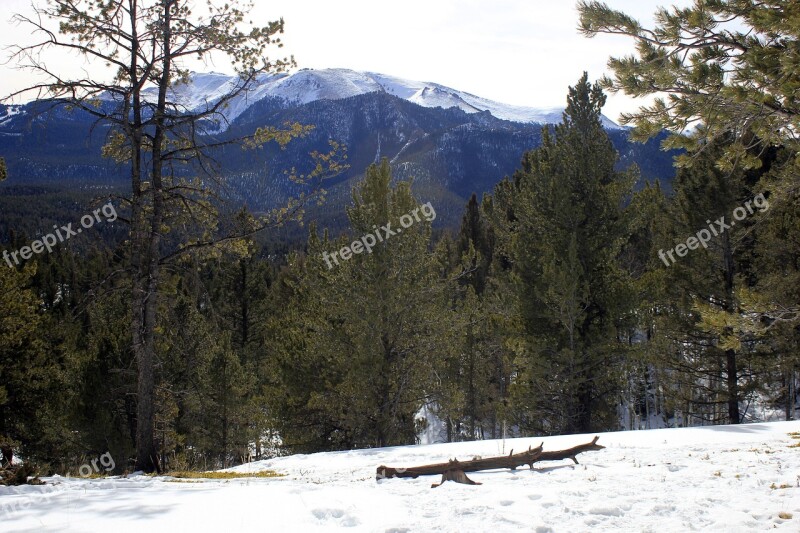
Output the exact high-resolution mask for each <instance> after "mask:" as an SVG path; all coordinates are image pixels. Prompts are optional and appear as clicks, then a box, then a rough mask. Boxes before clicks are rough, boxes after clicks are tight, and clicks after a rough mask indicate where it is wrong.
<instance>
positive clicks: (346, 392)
mask: <svg viewBox="0 0 800 533" xmlns="http://www.w3.org/2000/svg"><path fill="white" fill-rule="evenodd" d="M413 213H417V214H420V213H424V214H425V216H421V217H419V218H418V219H416V218H414V217H413ZM432 215H435V211H433V209H432V206H430V205H427V207H426V206H420V204H419V203H418V202H417V201H416V200H415V199H414V197H413V195H412V193H411V187H410V183H407V182H400V183H397V184H395V185H394V186H392V183H391V171H390V167H389V163H388V161H386V160H384V161H383V162H382V163H381V164H380V165H379V166H378V165H373V166H371V167H369V168H368V169H367V172H366V177H365V179H364V181H363V182H362V183H360V184H359V185H358V186H357V187H356V188H355V189H354V191H353V206H352V207H350V208H349V209H348V218H349V219H350V225H351V231H352V235H353V236H354V237H355V238H356V239H361V237H362V236H367V235H372V236H373V237H375V238H374V239H369V240H368V241H367V240H366V239H363V240H360V241H355V242H353V243H352V244H350V241H349V240H347V239H345V238H342V239H338V240H337V241H331V240H330V239H328V238H327V236H325V237H324V238H323V239H319V238H317V237H316V235H315V234H313V233H312V236H311V238H310V239H309V243H308V248H307V252H308V256H307V257H306V258H304V259H301V258H299V257H295V258H294V259H293V260H292V261H291V262H290V267H292V266H293V265H296V268H299V269H300V271H299V272H298V273H297V274H296V275H297V276H298V278H297V279H296V280H295V279H294V275H292V276H291V277H290V278H284V283H287V284H288V283H291V285H290V286H289V287H287V288H289V290H290V291H291V293H292V297H291V300H290V302H291V304H290V305H289V306H287V316H288V317H291V319H290V320H288V321H287V320H286V319H285V318H284V319H283V320H281V319H278V320H277V321H275V322H274V323H273V325H272V328H271V330H272V331H273V332H274V334H275V335H280V337H283V339H282V340H281V341H280V342H278V343H277V350H276V351H277V352H278V353H277V354H276V361H275V363H276V364H278V368H277V373H278V374H279V375H280V376H281V379H282V386H283V387H286V388H284V389H283V390H284V391H285V392H284V393H282V394H283V395H284V396H285V399H283V400H282V401H281V402H280V403H279V404H278V405H277V406H276V411H278V412H282V415H281V416H283V417H285V418H284V422H283V423H282V431H281V437H282V438H283V439H284V440H286V441H288V443H290V444H292V443H298V442H299V443H302V442H303V440H305V441H306V443H313V446H315V447H317V449H320V448H337V447H352V446H387V445H393V444H410V443H414V442H415V439H416V433H417V427H416V425H415V419H414V417H415V414H416V413H417V411H418V410H419V409H420V407H421V406H422V405H423V404H424V403H425V401H426V398H427V396H428V395H429V393H430V391H431V389H432V377H433V370H434V365H435V364H436V361H437V359H438V354H439V352H440V350H441V349H443V348H444V346H446V343H445V342H443V341H442V338H443V337H445V338H446V335H445V334H443V333H442V330H443V329H444V330H446V329H447V328H443V325H444V324H447V323H448V318H447V315H448V314H449V313H450V311H447V307H446V305H445V304H446V300H445V291H444V290H443V289H444V284H443V283H442V281H441V280H440V278H439V277H438V272H437V261H436V257H435V255H434V253H433V252H432V251H431V250H430V232H431V230H430V220H432ZM409 217H412V218H409ZM409 222H411V223H410V225H409ZM382 227H385V228H386V229H387V230H388V231H386V230H382V229H381V228H382ZM390 232H391V233H390ZM392 233H395V234H392ZM357 242H360V243H362V246H361V248H362V252H361V253H355V254H352V257H349V256H350V254H349V253H347V252H344V253H340V255H339V256H337V258H336V259H333V258H332V253H333V252H335V251H337V250H339V251H341V250H342V249H343V248H344V246H346V245H350V246H351V250H355V249H357V248H358V245H357V244H356V243H357ZM366 242H370V243H371V244H370V250H371V251H366V250H365V249H364V246H365V245H366ZM323 254H325V255H323ZM335 263H338V264H335ZM298 313H299V315H298ZM295 320H297V325H295V326H293V327H288V328H287V327H286V326H288V325H289V324H290V323H293V322H295ZM298 325H299V326H300V328H301V329H299V330H298ZM278 330H283V332H282V333H278ZM299 413H306V416H304V417H303V418H305V420H306V424H307V426H310V427H306V428H303V431H300V432H298V431H296V428H293V427H292V423H293V422H294V423H296V421H297V420H298V419H299V418H300V417H299V416H298V415H299ZM287 415H288V416H287ZM306 445H308V444H306Z"/></svg>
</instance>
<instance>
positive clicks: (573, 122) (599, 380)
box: [495, 75, 636, 433]
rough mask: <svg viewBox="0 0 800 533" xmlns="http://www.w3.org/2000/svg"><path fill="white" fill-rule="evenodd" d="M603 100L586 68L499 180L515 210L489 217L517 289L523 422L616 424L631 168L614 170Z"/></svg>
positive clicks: (626, 305)
mask: <svg viewBox="0 0 800 533" xmlns="http://www.w3.org/2000/svg"><path fill="white" fill-rule="evenodd" d="M604 103H605V96H604V95H603V93H602V91H601V90H600V88H599V87H598V86H597V85H594V86H593V85H591V84H590V83H589V82H588V79H587V76H586V75H584V76H583V78H581V80H580V81H579V82H578V84H577V85H576V86H575V87H572V88H570V92H569V97H568V106H567V109H566V111H565V113H564V121H563V123H562V124H560V125H558V126H556V128H555V132H554V133H553V134H550V133H546V134H545V135H544V138H543V140H542V146H541V147H540V148H538V149H536V150H533V151H531V152H528V153H527V154H526V155H525V157H524V158H523V162H522V168H521V169H520V170H519V171H518V172H517V173H516V174H515V175H514V178H513V182H509V183H508V184H506V185H503V186H502V188H503V189H505V188H513V193H512V194H506V193H504V192H503V189H501V190H500V191H498V194H497V196H498V199H504V200H505V201H506V202H508V203H507V204H506V207H505V209H504V211H505V212H506V213H513V214H512V216H510V217H508V216H506V218H505V220H503V218H498V219H497V220H498V224H501V227H500V228H498V231H503V232H505V233H507V237H505V240H506V243H505V246H506V247H507V248H506V250H505V251H504V252H505V253H507V254H508V260H509V261H510V263H511V264H512V265H513V267H512V269H511V276H510V282H511V284H512V287H513V290H515V291H519V295H518V301H519V302H520V307H519V312H520V320H521V333H522V335H523V337H522V338H521V339H520V340H521V344H520V346H519V348H518V351H517V357H516V362H515V365H516V367H517V368H518V369H519V379H518V380H517V382H516V383H515V385H514V395H515V406H516V409H515V413H514V414H515V417H516V418H517V421H518V423H519V425H520V426H521V427H523V428H525V429H526V430H533V431H537V432H546V433H561V432H588V431H597V430H600V429H610V428H614V427H615V416H616V405H617V402H618V392H619V391H620V389H621V386H620V376H619V373H618V372H614V371H613V369H615V368H617V369H618V368H620V365H621V364H622V363H623V362H624V358H623V357H622V356H623V355H624V351H625V350H624V347H623V346H622V345H620V342H619V339H620V334H619V329H620V328H621V327H622V326H623V325H624V322H625V320H626V316H627V315H628V314H629V313H630V311H631V301H630V295H629V288H628V287H629V278H628V275H627V273H626V272H624V270H623V269H622V268H621V265H620V261H619V255H620V253H621V247H622V244H623V243H624V242H625V240H626V239H627V233H626V232H627V228H626V224H625V220H624V216H623V211H622V206H623V204H624V202H625V200H626V198H627V196H628V195H629V194H630V193H631V190H632V187H633V184H634V182H635V178H636V175H635V171H631V172H630V173H620V172H618V171H616V170H615V164H616V160H617V154H616V152H615V150H614V148H613V146H612V144H611V141H610V140H609V138H608V136H607V135H606V134H605V131H604V130H603V128H602V126H601V123H600V116H601V115H600V111H601V109H602V106H603V104H604ZM500 205H502V204H500ZM495 207H498V205H496V206H495ZM500 215H501V217H502V213H501V214H500Z"/></svg>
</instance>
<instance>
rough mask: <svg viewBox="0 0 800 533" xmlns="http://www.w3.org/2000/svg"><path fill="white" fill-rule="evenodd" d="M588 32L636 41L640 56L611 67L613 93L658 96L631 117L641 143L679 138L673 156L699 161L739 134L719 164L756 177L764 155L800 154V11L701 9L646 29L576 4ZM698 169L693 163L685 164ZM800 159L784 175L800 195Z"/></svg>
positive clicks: (718, 2) (738, 6) (706, 0)
mask: <svg viewBox="0 0 800 533" xmlns="http://www.w3.org/2000/svg"><path fill="white" fill-rule="evenodd" d="M578 10H579V11H580V17H581V19H580V28H581V31H582V32H583V34H584V35H586V36H587V37H594V36H596V35H599V34H611V35H624V36H628V37H631V38H632V39H633V41H634V43H635V46H636V51H635V53H634V54H633V55H630V56H625V57H621V58H611V59H610V60H609V67H610V68H611V70H612V71H613V73H614V75H613V77H611V78H606V79H605V80H604V81H603V84H604V86H605V88H607V89H610V90H612V91H623V92H625V93H626V94H628V95H631V96H635V97H642V96H648V95H654V96H656V98H655V100H654V102H653V103H652V104H651V105H649V106H644V107H642V108H641V109H640V110H639V111H637V112H634V113H629V114H624V115H623V123H632V124H634V125H635V126H636V128H635V130H634V133H635V135H636V136H637V137H638V138H646V137H650V136H653V135H657V134H659V133H660V132H661V131H663V130H664V129H667V130H669V131H672V132H673V133H682V132H684V131H686V130H687V129H688V128H689V127H690V126H693V125H702V126H704V127H703V128H702V129H700V130H697V131H695V134H693V135H691V136H682V135H677V136H674V137H672V138H671V139H670V141H669V144H670V145H671V146H681V147H685V148H688V149H689V150H690V151H691V152H694V151H697V150H698V149H700V148H701V147H702V146H703V145H708V144H712V143H713V142H714V141H715V140H721V139H723V138H725V137H728V136H730V135H731V134H733V136H734V139H735V142H732V143H727V144H726V146H725V149H724V150H723V151H722V152H721V153H720V154H719V161H720V163H721V164H722V165H723V166H727V167H731V166H733V165H738V166H741V167H743V168H751V167H758V166H759V165H760V161H759V158H758V157H757V156H756V153H757V151H754V150H748V148H753V147H755V146H756V145H761V146H770V145H783V146H786V147H788V148H790V149H791V150H792V151H794V152H797V149H798V144H797V139H796V136H795V135H794V133H793V132H794V131H795V130H796V129H797V126H798V121H799V120H800V105H798V100H797V85H798V82H800V78H799V77H798V73H797V72H798V70H797V66H798V64H800V53H798V52H797V50H798V42H799V41H800V25H799V24H798V23H797V20H798V16H800V5H798V4H797V3H796V2H785V1H783V0H767V1H763V2H752V1H750V0H696V1H695V2H694V3H693V5H692V6H690V7H686V8H678V7H672V8H659V9H658V11H657V12H656V15H655V26H654V27H653V28H646V27H644V26H643V25H642V24H640V23H639V22H638V21H636V20H635V19H633V18H632V17H630V16H628V15H626V14H625V13H623V12H621V11H617V10H614V9H611V8H610V7H609V6H608V5H606V4H604V3H602V2H598V1H585V0H582V1H580V2H579V3H578ZM681 162H682V164H691V162H692V158H690V157H683V158H681ZM797 162H798V159H797V158H796V157H792V158H791V159H790V160H789V161H787V165H786V166H785V168H784V169H783V170H782V172H781V174H782V177H783V179H784V181H786V182H787V183H784V184H783V185H782V187H781V188H783V187H789V188H792V187H795V186H796V185H797V177H796V176H797V172H796V168H797Z"/></svg>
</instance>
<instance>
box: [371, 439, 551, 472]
mask: <svg viewBox="0 0 800 533" xmlns="http://www.w3.org/2000/svg"><path fill="white" fill-rule="evenodd" d="M541 453H542V445H541V444H540V445H539V446H537V447H536V448H528V450H527V451H524V452H521V453H518V454H516V455H514V450H511V453H510V454H508V455H503V456H500V457H487V458H486V459H481V458H475V459H472V460H471V461H464V462H461V461H459V460H458V459H451V460H450V461H448V462H446V463H437V464H432V465H424V466H415V467H412V468H391V467H389V466H379V467H378V474H377V478H378V479H383V478H390V477H410V478H417V477H419V476H435V475H437V474H444V473H445V472H448V471H455V470H460V471H462V472H478V471H480V470H495V469H498V468H510V469H511V470H514V469H515V468H517V467H518V466H522V465H531V467H532V465H533V463H534V462H536V458H537V457H539V455H540V454H541Z"/></svg>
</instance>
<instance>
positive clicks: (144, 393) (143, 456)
mask: <svg viewBox="0 0 800 533" xmlns="http://www.w3.org/2000/svg"><path fill="white" fill-rule="evenodd" d="M193 4H194V3H193V2H191V1H190V0H110V1H107V2H96V1H89V0H52V1H51V2H49V3H48V4H46V5H45V6H43V7H36V6H34V8H33V9H34V11H35V16H30V17H28V16H24V15H17V16H16V17H15V19H16V20H17V21H18V22H20V23H21V24H24V25H27V26H28V27H30V28H31V29H32V30H33V31H40V32H42V34H43V35H45V36H46V38H45V39H44V41H43V42H41V43H39V44H37V45H35V46H33V47H17V48H16V53H15V54H14V59H16V60H18V61H19V63H20V66H23V67H26V68H29V69H31V70H32V71H34V72H36V73H37V74H40V75H41V76H43V77H44V79H45V81H44V82H42V83H41V84H39V85H36V86H34V87H30V88H28V89H26V90H27V91H31V90H33V91H44V92H46V93H47V95H48V96H49V97H51V98H52V99H53V100H54V101H56V102H58V103H59V104H61V105H64V106H66V107H68V108H70V109H78V110H80V111H82V112H84V113H88V114H89V115H91V116H93V117H95V118H96V119H97V121H98V123H101V124H102V125H103V126H104V127H108V128H109V130H108V131H109V134H108V138H109V141H108V143H107V145H106V146H104V148H103V155H105V156H107V157H109V158H113V159H114V160H115V161H116V162H118V163H124V164H125V165H127V167H128V168H129V170H130V179H131V184H130V185H131V186H130V191H131V194H130V197H129V198H127V199H126V200H127V202H126V204H127V205H128V206H129V207H130V214H129V216H126V217H125V219H126V220H127V221H129V223H130V235H129V237H130V238H129V239H128V240H127V244H128V247H129V248H128V250H127V254H126V256H127V260H128V264H127V267H128V268H127V271H128V273H129V275H130V286H131V291H130V292H131V298H130V320H131V324H130V327H129V332H130V334H131V339H130V340H131V342H130V346H131V350H132V352H133V353H134V356H135V361H136V367H137V392H136V398H137V404H136V405H137V411H138V412H137V417H136V421H137V468H139V469H142V470H144V471H146V472H152V471H154V470H158V469H159V465H158V463H157V460H156V459H157V455H158V454H157V451H156V447H155V435H154V416H155V412H156V409H157V407H158V406H157V405H156V360H157V353H156V351H157V344H156V343H157V332H158V329H159V327H160V324H159V316H160V315H159V303H160V302H159V300H160V298H159V293H160V289H161V287H162V283H163V279H162V274H163V267H164V266H165V265H167V264H174V263H175V262H177V260H178V259H179V258H181V257H182V256H184V255H187V254H190V253H193V254H203V253H207V254H213V253H214V252H215V250H216V249H218V248H220V247H222V246H225V245H229V246H235V245H236V244H237V242H238V241H239V239H240V238H241V237H244V236H246V235H242V234H236V233H227V234H226V233H223V232H220V231H218V224H217V219H218V217H217V216H216V211H215V209H214V207H213V205H212V202H211V200H210V197H211V191H210V190H209V187H208V186H207V185H208V183H209V182H216V183H218V182H219V181H220V179H221V172H219V169H218V168H216V165H215V164H214V163H213V161H212V160H211V159H210V158H209V154H210V152H211V151H213V150H214V149H218V148H220V147H221V146H224V145H226V144H231V143H238V144H242V145H245V146H249V147H257V146H260V145H262V144H264V143H266V142H269V141H275V142H277V143H279V144H281V145H285V144H286V143H288V142H289V141H290V140H291V139H293V138H296V137H297V136H300V135H304V134H305V133H307V132H308V131H310V128H308V127H303V126H301V125H298V124H294V125H291V126H289V127H287V128H286V129H284V130H279V129H275V128H259V129H258V130H256V131H255V132H252V133H250V134H248V135H245V136H244V137H239V138H232V139H228V140H220V139H219V138H218V137H216V136H215V135H213V134H214V133H216V129H217V126H218V123H219V122H220V121H222V120H225V118H224V115H223V110H224V109H225V107H226V106H227V104H228V103H229V102H230V101H231V100H232V99H234V98H236V97H238V96H239V95H242V94H245V93H246V91H247V89H248V87H250V86H251V85H252V83H253V82H254V81H255V80H256V78H257V77H258V76H259V75H261V74H264V73H268V72H272V71H275V70H278V71H280V70H282V69H284V68H285V67H288V66H290V65H293V64H294V61H293V60H290V59H278V60H272V61H271V60H269V59H267V58H266V57H264V54H265V52H266V51H267V49H268V48H270V47H272V46H274V47H278V48H279V47H280V46H281V43H280V37H279V35H280V34H281V33H282V32H283V28H284V22H283V20H277V21H272V22H269V23H267V24H266V25H265V26H261V27H258V26H255V27H254V26H253V25H252V23H250V24H249V26H250V27H247V26H248V25H247V24H245V22H244V21H245V18H246V16H245V14H246V12H247V10H248V5H247V4H243V3H242V2H239V1H238V0H230V1H228V2H225V3H224V4H223V3H221V2H213V1H212V2H208V4H207V6H205V9H206V10H207V11H206V13H202V14H201V13H198V12H199V11H200V10H197V11H198V12H194V11H193V7H194V5H193ZM50 23H54V24H57V25H58V32H54V31H51V29H50V28H49V27H48V25H49V24H50ZM49 48H55V49H68V50H69V51H70V52H78V53H79V54H81V55H82V56H83V57H85V58H86V59H87V61H90V62H93V61H97V62H99V63H101V64H103V65H104V66H105V67H107V68H108V69H109V72H108V75H107V76H106V77H105V78H106V79H102V77H92V78H90V79H86V78H78V79H75V78H72V77H71V76H69V75H64V74H62V73H60V72H57V71H55V70H53V68H54V67H53V63H50V62H47V61H45V60H44V59H43V57H42V55H41V54H42V53H43V52H45V51H46V50H47V49H49ZM215 54H222V55H224V56H227V57H228V58H229V59H230V61H231V64H232V66H233V68H234V69H235V70H236V72H237V73H238V74H239V78H238V80H237V82H236V83H234V84H232V86H231V87H230V90H229V91H228V92H227V93H226V94H223V95H221V96H220V97H218V98H215V99H214V101H213V102H212V103H209V105H208V106H206V107H205V108H203V109H196V110H192V111H191V112H189V111H187V109H186V108H185V106H184V105H183V104H182V103H180V102H177V101H174V94H175V92H174V91H173V90H172V89H174V88H175V87H176V86H177V85H180V84H182V83H187V82H188V79H189V72H188V70H187V69H186V64H185V61H186V60H187V58H192V59H201V60H203V59H207V58H209V57H210V56H211V55H215ZM145 87H148V89H147V90H151V89H152V90H153V93H154V94H153V97H152V98H146V97H145V94H144V93H143V91H144V90H145ZM24 92H26V91H20V92H19V93H17V94H21V93H24ZM108 95H112V97H111V98H106V97H107V96H108ZM12 96H13V95H12ZM98 100H103V101H104V102H106V104H107V105H100V106H99V105H97V101H98ZM333 151H334V152H335V151H336V149H335V148H334V149H333ZM314 155H315V156H316V161H314V163H316V166H314V165H312V168H313V170H311V171H310V172H309V174H308V175H299V174H296V175H293V176H292V178H293V180H295V181H298V182H301V183H304V184H306V185H311V188H312V189H313V188H314V186H315V185H316V181H315V180H316V178H319V177H320V176H321V174H324V173H326V172H327V171H328V170H330V169H332V167H336V166H337V163H336V161H338V159H337V158H335V157H333V156H332V153H328V154H318V153H317V154H314ZM190 163H196V165H195V168H196V169H197V170H198V172H200V173H202V177H203V179H184V178H183V177H182V176H184V175H185V173H186V172H191V165H190ZM176 167H181V168H182V169H183V170H182V171H178V172H176V171H175V168H176ZM334 172H335V171H334ZM305 198H306V196H303V197H302V198H301V199H293V201H291V202H289V205H288V206H286V207H285V208H283V209H278V210H276V211H275V212H273V213H270V214H269V216H265V217H263V218H262V219H261V220H260V221H259V224H258V226H257V228H255V229H254V230H252V232H251V233H254V232H255V231H258V230H261V229H265V228H269V227H274V226H275V225H276V224H279V223H281V222H283V221H285V220H287V219H291V218H293V217H294V216H295V215H297V214H298V212H299V211H298V209H299V206H300V205H301V204H302V202H303V201H304V199H305ZM187 219H190V220H192V222H193V224H192V225H191V226H189V227H190V228H191V229H192V230H194V232H192V231H186V232H183V233H181V232H179V230H181V229H184V230H185V229H186V228H187V226H184V225H182V224H181V222H183V221H185V220H187ZM170 231H172V234H170Z"/></svg>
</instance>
